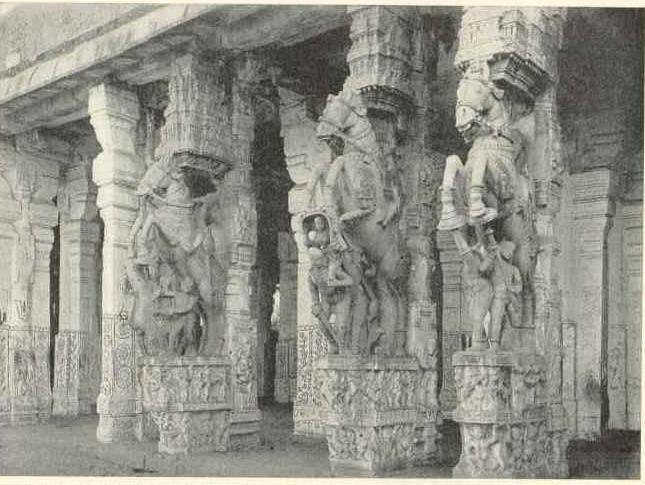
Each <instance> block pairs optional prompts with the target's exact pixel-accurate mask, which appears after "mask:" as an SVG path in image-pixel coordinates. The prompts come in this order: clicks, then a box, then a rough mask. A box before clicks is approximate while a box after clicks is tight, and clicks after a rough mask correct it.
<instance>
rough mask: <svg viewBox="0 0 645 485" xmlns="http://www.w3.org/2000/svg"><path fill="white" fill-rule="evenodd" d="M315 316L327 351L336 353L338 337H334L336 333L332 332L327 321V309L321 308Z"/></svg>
mask: <svg viewBox="0 0 645 485" xmlns="http://www.w3.org/2000/svg"><path fill="white" fill-rule="evenodd" d="M316 318H317V319H318V323H319V327H320V331H321V332H322V333H323V335H324V336H325V338H326V339H327V344H328V350H329V353H330V354H337V353H338V338H337V337H336V334H335V333H334V331H333V329H332V328H331V324H330V323H329V312H328V310H326V309H323V311H322V312H321V313H320V314H319V315H316Z"/></svg>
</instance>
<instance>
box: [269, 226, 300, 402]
mask: <svg viewBox="0 0 645 485" xmlns="http://www.w3.org/2000/svg"><path fill="white" fill-rule="evenodd" d="M278 254H279V255H280V297H279V298H280V299H279V305H280V310H279V313H278V315H277V317H278V324H277V328H275V330H277V331H278V342H277V345H276V350H275V353H276V355H275V360H276V363H275V400H276V401H277V402H284V403H286V402H293V400H294V397H295V395H296V375H297V372H296V369H297V358H296V357H297V356H296V352H297V346H296V335H297V323H298V247H297V246H296V243H295V241H294V239H293V237H291V235H290V234H289V233H287V232H280V233H278ZM272 325H273V322H272Z"/></svg>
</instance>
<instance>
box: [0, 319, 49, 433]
mask: <svg viewBox="0 0 645 485" xmlns="http://www.w3.org/2000/svg"><path fill="white" fill-rule="evenodd" d="M51 401H52V397H51V391H50V387H49V329H39V328H16V327H9V326H7V325H3V326H2V327H0V426H3V425H19V424H37V423H42V422H45V421H47V420H48V419H49V416H50V414H51Z"/></svg>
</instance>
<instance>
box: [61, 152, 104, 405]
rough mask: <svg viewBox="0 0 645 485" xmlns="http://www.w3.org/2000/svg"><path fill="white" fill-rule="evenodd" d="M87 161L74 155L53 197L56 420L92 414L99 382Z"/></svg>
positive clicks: (92, 192)
mask: <svg viewBox="0 0 645 485" xmlns="http://www.w3.org/2000/svg"><path fill="white" fill-rule="evenodd" d="M92 158H93V157H91V156H87V155H86V156H84V155H83V154H81V153H77V157H76V159H75V160H73V161H72V163H71V164H70V165H69V166H68V167H67V169H66V171H65V178H64V181H63V182H62V186H61V190H59V194H58V208H59V211H60V222H61V228H60V239H61V244H60V261H61V265H60V273H59V274H60V280H59V281H60V283H59V299H60V306H59V327H58V334H57V335H56V352H55V367H54V369H55V375H54V407H53V413H54V414H59V415H78V414H90V413H92V412H93V410H95V409H96V408H95V406H96V398H97V396H98V393H99V385H100V378H101V377H100V376H101V366H100V359H101V352H100V349H101V338H100V335H101V333H100V328H99V325H100V298H101V295H100V285H99V284H100V273H99V271H100V260H101V256H100V252H99V249H100V248H99V247H98V243H99V240H100V234H99V232H100V227H99V222H98V213H97V207H96V186H95V185H94V183H93V182H92V180H91V177H92V174H91V162H92Z"/></svg>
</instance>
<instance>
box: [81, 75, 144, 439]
mask: <svg viewBox="0 0 645 485" xmlns="http://www.w3.org/2000/svg"><path fill="white" fill-rule="evenodd" d="M88 112H89V114H90V122H91V124H92V126H93V127H94V131H95V134H96V138H97V139H98V142H99V143H100V145H101V149H102V152H101V153H99V155H98V156H97V157H96V158H95V159H94V165H93V180H94V183H95V184H96V185H97V187H98V195H97V200H96V204H97V206H98V209H99V212H100V215H101V218H102V219H103V224H104V235H103V273H102V280H101V287H102V296H101V308H102V316H101V334H102V349H103V354H102V355H103V356H102V362H101V364H102V366H101V375H102V382H101V389H100V394H99V397H98V400H97V412H98V413H99V425H98V429H97V438H98V439H99V441H101V442H112V441H127V440H135V439H137V438H138V437H139V436H140V434H141V429H142V418H141V403H140V401H139V400H138V399H137V390H136V350H135V334H134V332H133V330H132V327H131V326H130V325H129V323H128V321H127V319H122V318H120V312H121V311H122V310H123V308H124V304H125V302H124V301H123V289H122V288H120V286H121V285H120V283H121V282H122V279H123V276H124V275H125V272H126V264H127V258H128V247H129V243H130V230H131V228H132V225H133V224H134V221H135V219H136V217H137V209H138V201H137V198H136V195H135V193H134V192H135V188H136V186H137V183H138V182H139V179H140V178H141V175H142V174H143V166H142V165H143V164H142V162H141V161H140V160H139V159H138V157H137V154H136V150H135V147H136V140H135V138H136V126H137V121H138V119H139V101H138V99H137V96H136V94H135V93H133V92H132V91H129V90H126V89H123V88H120V87H117V86H113V85H108V84H101V85H99V86H96V87H94V88H93V89H92V90H91V91H90V97H89V106H88Z"/></svg>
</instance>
